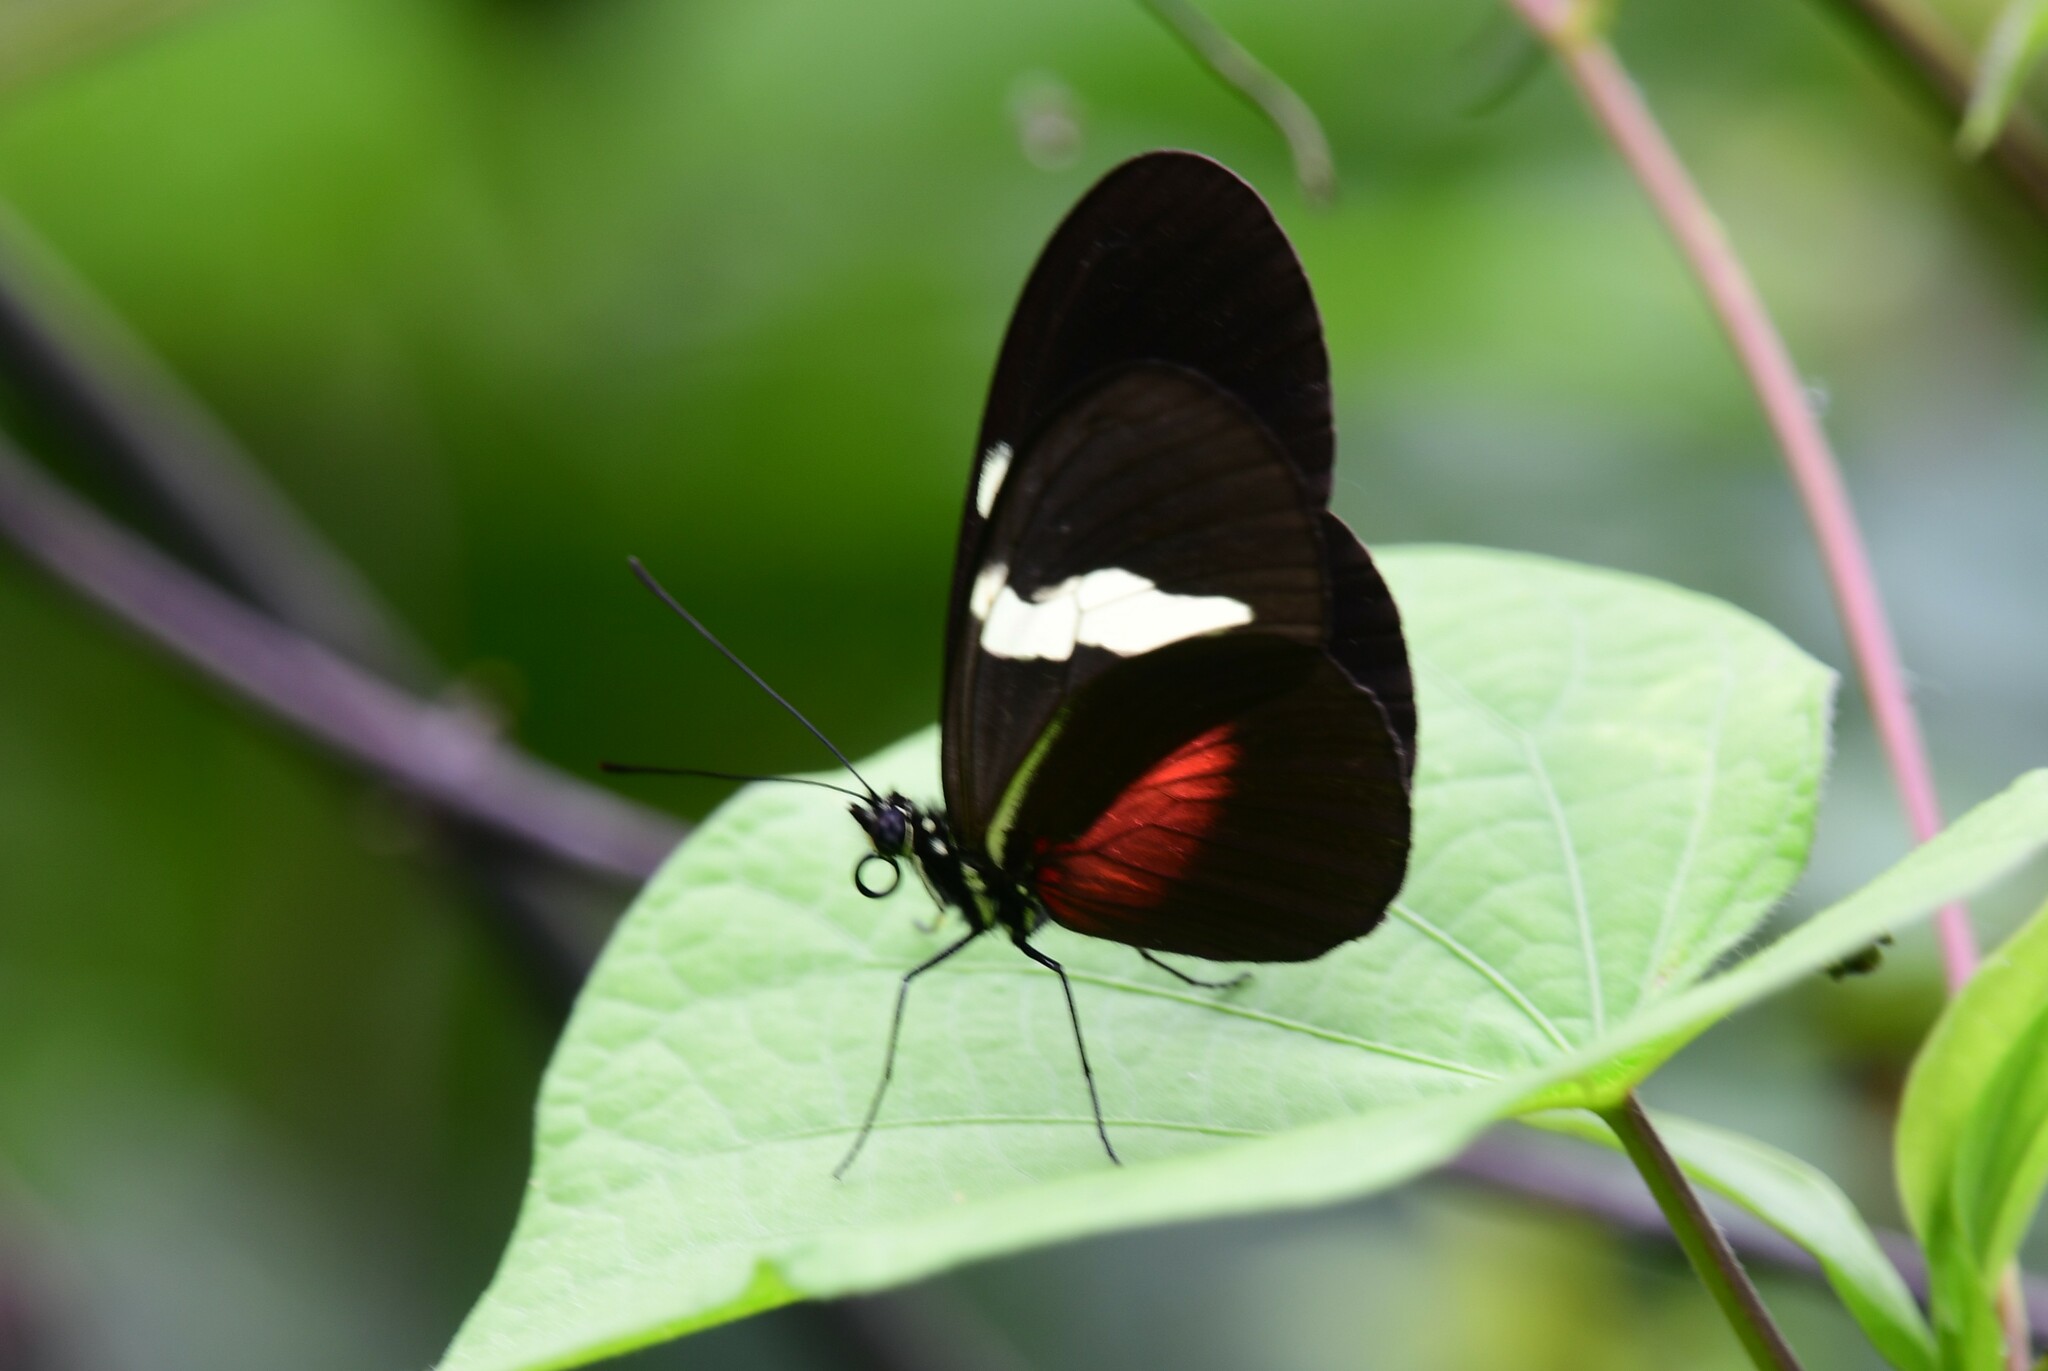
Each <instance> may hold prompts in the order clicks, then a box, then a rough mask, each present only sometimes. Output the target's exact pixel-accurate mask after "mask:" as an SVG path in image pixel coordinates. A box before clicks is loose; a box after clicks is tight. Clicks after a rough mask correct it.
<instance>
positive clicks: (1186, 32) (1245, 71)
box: [1139, 0, 1337, 205]
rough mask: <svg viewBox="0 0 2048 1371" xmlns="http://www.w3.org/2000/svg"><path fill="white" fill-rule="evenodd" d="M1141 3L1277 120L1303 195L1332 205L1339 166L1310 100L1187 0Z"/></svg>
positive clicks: (1217, 73) (1141, 0)
mask: <svg viewBox="0 0 2048 1371" xmlns="http://www.w3.org/2000/svg"><path fill="white" fill-rule="evenodd" d="M1139 3H1140V4H1142V5H1144V7H1145V8H1146V9H1148V10H1150V11H1151V12H1152V16H1153V18H1155V19H1157V20H1159V22H1160V23H1162V24H1164V25H1166V27H1167V28H1169V29H1171V30H1172V31H1173V35H1174V36H1175V37H1176V38H1178V39H1180V41H1181V42H1182V43H1183V44H1184V45H1186V47H1187V49H1188V51H1189V52H1192V53H1193V54H1194V55H1195V56H1196V57H1197V58H1198V59H1200V61H1201V63H1202V65H1204V66H1206V67H1207V68H1208V69H1209V70H1210V72H1211V73H1212V74H1214V75H1215V76H1216V77H1217V79H1218V80H1220V81H1222V82H1223V83H1224V84H1225V85H1227V86H1229V87H1230V88H1231V89H1232V90H1234V91H1236V92H1237V93H1238V94H1239V95H1241V96H1243V97H1244V98H1245V100H1246V101H1248V102H1249V103H1250V104H1251V106H1252V107H1253V108H1254V109H1256V110H1258V111H1259V112H1260V113H1261V114H1264V115H1265V116H1266V117H1267V118H1268V119H1270V120H1272V121H1273V127H1275V128H1276V129H1278V130H1280V136H1281V137H1282V138H1284V139H1286V140H1287V150H1288V153H1289V154H1290V155H1291V156H1292V157H1293V158H1294V179H1295V180H1296V181H1297V182H1299V183H1300V185H1301V193H1302V194H1303V195H1305V196H1307V197H1308V198H1309V201H1310V202H1311V203H1313V204H1318V205H1327V204H1329V203H1330V201H1331V200H1332V199H1334V198H1335V197H1336V194H1337V165H1336V162H1335V160H1334V159H1333V158H1332V157H1331V156H1330V140H1329V139H1328V138H1326V137H1324V135H1323V126H1322V124H1321V123H1320V122H1319V121H1318V120H1317V119H1316V114H1315V111H1314V110H1312V109H1310V108H1309V106H1308V101H1306V100H1304V99H1302V98H1301V97H1300V96H1299V95H1297V94H1295V92H1294V88H1293V87H1292V86H1290V85H1288V84H1287V83H1286V82H1285V81H1282V80H1281V79H1280V78H1279V77H1278V76H1275V75H1274V74H1273V73H1272V71H1271V70H1269V69H1268V68H1267V67H1266V65H1265V64H1264V63H1263V62H1261V61H1259V59H1258V58H1256V57H1254V56H1252V55H1251V53H1250V52H1249V51H1247V50H1246V48H1245V47H1244V45H1243V44H1242V43H1239V42H1238V41H1237V40H1236V39H1235V38H1232V37H1231V36H1230V35H1229V34H1228V33H1225V32H1224V31H1223V29H1222V28H1221V27H1219V26H1218V25H1217V24H1216V22H1215V21H1214V20H1212V19H1210V18H1209V16H1208V15H1206V14H1203V13H1202V12H1201V11H1200V10H1198V9H1196V8H1195V7H1194V5H1193V4H1191V3H1190V2H1189V0H1139Z"/></svg>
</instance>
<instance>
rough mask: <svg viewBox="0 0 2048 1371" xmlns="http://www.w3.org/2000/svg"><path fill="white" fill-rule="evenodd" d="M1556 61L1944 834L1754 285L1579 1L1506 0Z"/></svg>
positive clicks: (1887, 656)
mask: <svg viewBox="0 0 2048 1371" xmlns="http://www.w3.org/2000/svg"><path fill="white" fill-rule="evenodd" d="M1511 3H1512V4H1513V5H1514V7H1515V8H1516V10H1518V11H1519V12H1520V13H1521V15H1522V17H1523V19H1524V20H1526V21H1527V22H1528V24H1529V25H1530V27H1531V28H1533V29H1535V30H1536V32H1537V34H1538V35H1540V36H1541V37H1542V38H1543V39H1544V40H1545V41H1546V42H1548V43H1549V44H1550V45H1551V47H1552V48H1553V49H1555V50H1556V52H1557V55H1558V57H1559V59H1560V60H1561V61H1562V62H1563V64H1564V67H1565V70H1566V71H1568V72H1569V73H1570V74H1571V78H1572V81H1573V83H1574V84H1575V85H1577V86H1578V88H1579V94H1580V95H1581V96H1583V97H1584V98H1585V101H1586V104H1587V106H1588V107H1589V108H1590V109H1591V110H1592V112H1593V116H1594V118H1596V119H1597V120H1599V122H1600V125H1601V127H1602V128H1604V129H1605V130H1606V131H1607V135H1608V137H1609V138H1611V139H1613V141H1614V145H1615V147H1616V149H1617V150H1618V151H1619V152H1620V153H1621V156H1622V159H1623V160H1624V161H1626V162H1627V163H1628V165H1629V168H1630V170H1632V171H1633V172H1634V173H1635V175H1636V178H1637V180H1638V181H1640V182H1641V183H1642V187H1643V190H1644V193H1645V194H1647V195H1648V196H1649V197H1650V202H1651V204H1652V205H1654V206H1655V207H1656V210H1657V214H1658V216H1659V217H1660V218H1662V219H1663V221H1664V224H1665V227H1667V228H1668V229H1670V230H1671V234H1672V236H1673V237H1674V238H1676V239H1677V240H1678V246H1679V249H1680V251H1682V252H1683V253H1684V254H1685V258H1686V261H1687V263H1688V264H1689V265H1690V266H1691V267H1692V269H1693V272H1694V273H1695V274H1696V275H1697V276H1698V277H1699V281H1700V286H1701V288H1702V289H1703V290H1704V291H1705V292H1706V295H1707V300H1708V303H1709V304H1710V305H1711V306H1712V307H1713V310H1714V314H1715V316H1716V317H1717V318H1718V319H1719V320H1720V321H1721V327H1722V328H1723V329H1724V330H1725V331H1726V332H1727V335H1728V340H1729V342H1730V343H1731V344H1732V345H1733V346H1734V348H1735V353H1736V356H1737V357H1738V358H1739V359H1740V360H1741V363H1742V369H1743V370H1744V371H1745V372H1747V373H1748V375H1749V381H1750V385H1751V386H1752V387H1754V388H1755V390H1756V396H1757V402H1758V403H1759V404H1760V405H1762V407H1763V411H1764V417H1765V418H1766V419H1767V420H1768V421H1769V423H1770V426H1771V431H1772V433H1773V434H1775V435H1776V437H1777V440H1778V446H1779V448H1780V450H1782V451H1783V453H1784V454H1785V465H1786V466H1787V467H1788V468H1789V469H1790V471H1791V474H1792V482H1793V484H1794V485H1795V486H1796V487H1797V488H1798V490H1799V496H1800V499H1801V500H1802V501H1803V502H1804V504H1805V506H1806V517H1807V520H1808V522H1809V523H1811V524H1812V526H1813V534H1814V539H1815V541H1817V542H1818V543H1819V544H1820V555H1821V561H1822V563H1823V565H1824V566H1825V567H1826V569H1827V576H1828V583H1829V586H1830V588H1831V589H1832V590H1833V592H1834V597H1835V605H1836V608H1837V609H1838V610H1839V612H1840V613H1841V616H1842V627H1843V630H1844V632H1845V633H1846V635H1847V637H1848V640H1849V648H1850V651H1851V652H1852V653H1853V654H1854V656H1855V658H1856V668H1857V671H1858V672H1859V673H1860V674H1861V676H1862V678H1863V693H1864V695H1865V696H1866V697H1867V698H1868V699H1869V701H1870V712H1871V716H1872V718H1873V719H1874V720H1875V722H1876V724H1877V734H1878V738H1879V740H1880V741H1881V742H1882V743H1883V745H1884V752H1885V757H1886V759H1887V760H1888V761H1889V762H1890V764H1891V771H1892V779H1893V781H1894V782H1895V783H1896V784H1897V786H1898V790H1899V798H1900V801H1901V802H1902V804H1903V805H1904V807H1905V811H1906V820H1907V822H1908V824H1910V825H1911V827H1912V830H1913V836H1914V838H1915V839H1916V840H1917V841H1920V842H1925V841H1926V840H1927V839H1929V838H1931V837H1933V836H1934V835H1935V834H1936V833H1938V832H1940V831H1941V826H1942V819H1941V803H1940V801H1939V800H1938V799H1937V798H1936V797H1935V791H1934V778H1933V775H1932V773H1931V771H1930V769H1929V767H1928V763H1927V745H1926V743H1925V741H1924V740H1923V739H1922V738H1921V736H1920V723H1919V720H1918V719H1917V718H1916V717H1915V715H1914V713H1913V704H1912V701H1911V699H1910V698H1909V696H1908V694H1907V691H1906V681H1905V673H1904V672H1903V670H1901V668H1900V666H1899V651H1898V646H1897V644H1896V643H1895V642H1894V641H1893V639H1892V631H1891V625H1890V623H1889V621H1888V620H1887V619H1886V617H1885V612H1884V600H1883V598H1882V597H1881V596H1880V595H1879V593H1878V589H1877V578H1876V576H1875V575H1874V574H1873V572H1872V571H1871V566H1870V554H1869V552H1868V551H1867V550H1866V549H1865V547H1864V545H1863V534H1862V532H1861V531H1860V530H1859V529H1858V527H1857V524H1856V515H1855V512H1854V511H1853V510H1852V509H1851V507H1850V504H1849V492H1848V490H1847V488H1846V487H1845V486H1844V485H1843V483H1842V473H1841V467H1840V465H1839V464H1838V463H1837V462H1836V461H1835V455H1834V452H1833V451H1832V450H1831V449H1830V448H1829V446H1828V439H1827V435H1826V434H1825V433H1824V432H1822V431H1821V426H1820V420H1819V419H1818V418H1817V417H1816V416H1815V414H1814V412H1813V407H1812V405H1811V404H1810V403H1809V401H1808V398H1807V394H1806V388H1805V386H1804V385H1803V384H1802V383H1801V381H1800V377H1799V372H1798V370H1797V369H1796V368H1795V367H1794V366H1793V364H1792V358H1791V356H1790V354H1788V353H1787V352H1786V350H1785V343H1784V340H1783V339H1781V338H1780V337H1779V336H1778V331H1777V329H1776V327H1775V326H1773V324H1772V323H1771V317H1770V314H1769V313H1768V312H1767V311H1766V310H1765V309H1764V305H1763V301H1762V300H1761V299H1760V298H1759V297H1758V295H1757V292H1756V286H1755V285H1754V284H1753V283H1752V282H1751V281H1750V279H1749V274H1748V272H1746V271H1745V270H1744V269H1743V266H1742V262H1741V259H1740V258H1738V257H1737V256H1736V255H1735V250H1734V249H1733V248H1732V247H1731V246H1730V245H1729V243H1728V239H1727V235H1725V234H1724V233H1723V232H1722V231H1721V225H1720V221H1719V220H1717V219H1716V218H1715V217H1714V213H1713V211H1712V210H1711V209H1710V208H1708V206H1707V202H1706V200H1705V199H1704V198H1703V197H1702V196H1701V194H1700V192H1699V188H1698V187H1697V186H1695V185H1694V184H1693V182H1692V178H1691V177H1690V176H1689V175H1688V174H1687V173H1686V170H1685V167H1684V164H1682V163H1681V162H1680V161H1679V160H1678V154H1677V153H1676V152H1674V151H1673V150H1672V148H1671V144H1670V143H1669V141H1667V140H1666V139H1665V137H1664V133H1663V130H1661V129H1660V128H1659V127H1658V126H1657V121H1656V118H1655V116H1653V115H1652V114H1651V113H1650V110H1649V107H1648V106H1647V105H1645V104H1644V103H1643V98H1642V95H1641V93H1640V92H1639V91H1637V89H1636V86H1635V83H1634V82H1633V81H1631V80H1630V79H1629V76H1628V73H1627V72H1626V71H1624V70H1623V69H1622V66H1621V63H1620V62H1619V61H1618V60H1617V59H1616V58H1615V56H1614V51H1613V49H1611V48H1609V47H1608V46H1607V44H1606V43H1605V42H1604V41H1602V40H1601V39H1600V37H1599V35H1598V33H1597V31H1596V30H1594V29H1593V28H1592V27H1591V22H1592V21H1591V19H1590V18H1589V17H1588V11H1589V10H1590V9H1591V7H1590V6H1587V5H1585V4H1583V3H1573V0H1511ZM1935 926H1936V929H1937V931H1938V932H1939V935H1940V940H1941V953H1942V964H1943V966H1944V967H1945V968H1946V970H1947V975H1948V985H1949V989H1950V991H1951V992H1953V991H1954V990H1956V989H1957V988H1958V987H1960V986H1961V985H1962V984H1963V983H1964V982H1965V981H1967V980H1969V979H1970V976H1971V974H1972V973H1973V972H1974V971H1975V970H1976V969H1977V940H1976V937H1975V935H1974V934H1973V933H1972V932H1971V929H1970V915H1969V911H1968V910H1966V909H1965V908H1964V907H1963V906H1962V905H1960V904H1954V905H1949V906H1947V907H1946V908H1944V909H1943V910H1942V911H1941V913H1940V914H1939V915H1938V916H1936V921H1935Z"/></svg>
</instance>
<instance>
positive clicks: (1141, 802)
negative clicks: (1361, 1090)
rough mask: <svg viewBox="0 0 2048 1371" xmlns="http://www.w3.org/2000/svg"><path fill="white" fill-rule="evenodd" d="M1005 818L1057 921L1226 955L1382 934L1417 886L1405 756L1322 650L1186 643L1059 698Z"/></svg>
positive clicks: (1268, 954)
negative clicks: (1404, 887) (1390, 906)
mask: <svg viewBox="0 0 2048 1371" xmlns="http://www.w3.org/2000/svg"><path fill="white" fill-rule="evenodd" d="M1020 784H1021V793H1020V794H1019V795H1018V796H1017V797H1016V799H1015V801H1014V804H1006V805H1005V806H1004V810H1005V814H1006V816H1008V817H1009V819H1010V821H1009V823H1008V824H1007V826H1006V827H1004V828H1003V829H1002V830H1001V831H1000V832H998V833H997V834H995V835H993V836H994V838H995V842H996V844H997V848H996V850H997V852H998V855H999V860H1001V862H1002V864H1003V866H1004V867H1005V869H1008V870H1012V871H1017V872H1023V873H1027V874H1026V879H1027V880H1028V881H1029V882H1030V883H1031V884H1032V885H1033V887H1034V888H1035V889H1036V891H1037V893H1038V896H1039V898H1040V899H1041V901H1042V902H1043V904H1044V906H1045V909H1046V911H1047V912H1048V913H1049V914H1050V915H1051V916H1052V917H1053V919H1054V920H1056V921H1057V922H1059V923H1061V924H1064V925H1066V926H1067V927H1069V928H1073V929H1075V930H1076V931H1078V932H1082V933H1086V934H1088V935H1090V936H1091V937H1097V938H1106V939H1109V940H1111V941H1114V942H1122V943H1130V944H1133V945H1135V946H1138V947H1144V948H1150V949H1153V950H1155V951H1162V952H1179V953H1185V954H1188V955H1191V956H1198V957H1206V958H1209V959H1211V960H1215V961H1238V960H1244V961H1262V962H1280V961H1305V960H1308V959H1310V958H1313V957H1318V956H1321V955H1322V954H1323V953H1324V952H1327V951H1329V949H1330V948H1332V947H1335V946H1336V945H1337V944H1339V943H1342V942H1345V941H1347V940H1349V939H1352V938H1356V937H1359V936H1360V935H1362V934H1364V933H1367V932H1369V931H1371V929H1372V928H1373V927H1374V926H1375V925H1376V924H1377V923H1378V922H1379V920H1380V918H1381V917H1382V915H1383V913H1384V911H1385V908H1386V906H1387V903H1388V902H1389V901H1390V900H1392V899H1393V897H1394V895H1395V894H1396V892H1397V891H1398V890H1399V888H1400V884H1401V876H1402V872H1403V869H1404V866H1405V863H1406V856H1407V850H1408V826H1409V811H1408V803H1407V791H1406V786H1405V775H1404V771H1403V757H1402V754H1401V751H1400V749H1399V747H1398V745H1397V743H1396V741H1395V738H1394V736H1393V734H1392V733H1391V731H1390V730H1389V729H1388V728H1387V726H1386V721H1385V715H1384V713H1383V711H1382V710H1381V709H1380V707H1379V705H1378V704H1377V702H1375V701H1374V699H1373V698H1372V697H1371V696H1370V695H1369V694H1367V693H1366V692H1364V691H1361V690H1360V689H1358V687H1357V685H1356V683H1355V682H1353V681H1352V680H1351V679H1350V678H1349V676H1348V675H1347V674H1346V673H1345V672H1344V671H1343V670H1342V669H1340V668H1339V667H1338V666H1337V665H1336V663H1335V662H1334V661H1333V660H1332V659H1331V658H1330V656H1329V655H1328V654H1326V653H1324V652H1322V651H1320V650H1318V649H1316V648H1313V647H1308V646H1304V645H1302V644H1299V643H1293V642H1288V641H1286V640H1284V639H1278V638H1271V637H1267V636H1264V635H1259V634H1241V635H1233V636H1230V637H1224V638H1210V639H1202V640H1195V641H1190V642H1185V643H1180V644H1177V645H1175V646H1173V647H1169V648H1165V649H1162V650H1161V651H1159V652H1156V653H1153V654H1151V655H1149V656H1148V657H1146V658H1144V659H1143V660H1141V661H1137V662H1132V663H1129V664H1126V665H1123V666H1120V667H1118V668H1116V669H1115V670H1114V671H1111V672H1107V673H1104V674H1103V675H1102V676H1100V677H1099V678H1097V679H1096V680H1095V681H1093V682H1092V683H1090V684H1089V685H1088V686H1087V687H1085V688H1083V689H1082V690H1081V691H1080V692H1079V693H1078V694H1076V695H1075V696H1074V698H1073V699H1072V700H1071V701H1070V702H1069V703H1068V704H1067V705H1066V706H1065V707H1064V708H1063V709H1062V710H1061V712H1060V715H1059V717H1058V718H1057V719H1056V720H1055V722H1054V724H1053V725H1052V728H1051V731H1050V732H1049V734H1048V738H1047V741H1046V743H1045V745H1044V746H1043V747H1042V748H1041V749H1040V750H1039V753H1038V756H1037V757H1036V759H1035V764H1034V765H1033V766H1032V768H1031V769H1030V772H1029V775H1028V776H1027V777H1024V778H1022V779H1021V782H1020Z"/></svg>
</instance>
